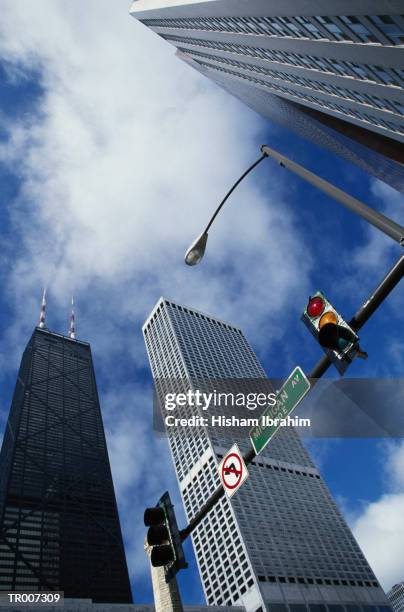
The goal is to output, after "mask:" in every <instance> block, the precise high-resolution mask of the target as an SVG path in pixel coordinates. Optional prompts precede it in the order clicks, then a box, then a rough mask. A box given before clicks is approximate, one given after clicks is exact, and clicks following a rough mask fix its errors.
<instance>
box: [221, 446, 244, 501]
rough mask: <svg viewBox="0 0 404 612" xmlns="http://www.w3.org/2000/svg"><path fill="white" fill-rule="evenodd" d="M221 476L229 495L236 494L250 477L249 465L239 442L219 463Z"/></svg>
mask: <svg viewBox="0 0 404 612" xmlns="http://www.w3.org/2000/svg"><path fill="white" fill-rule="evenodd" d="M218 469H219V476H220V480H221V481H222V485H223V488H224V490H225V492H226V495H227V497H231V496H232V495H234V493H235V492H236V491H238V489H239V488H240V487H241V485H242V484H243V482H244V481H245V479H246V478H247V477H248V471H247V466H246V464H245V463H244V459H243V457H242V455H241V453H240V449H239V447H238V446H237V444H234V445H233V446H232V447H231V449H230V450H229V452H228V453H226V455H225V456H224V457H223V459H222V461H221V462H220V463H219V467H218Z"/></svg>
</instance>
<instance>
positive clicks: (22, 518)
mask: <svg viewBox="0 0 404 612" xmlns="http://www.w3.org/2000/svg"><path fill="white" fill-rule="evenodd" d="M43 308H44V307H43ZM43 325H44V323H43V322H41V326H42V327H37V328H35V330H34V332H33V334H32V337H31V339H30V340H29V342H28V345H27V347H26V349H25V351H24V354H23V357H22V361H21V366H20V369H19V373H18V379H17V384H16V387H15V392H14V396H13V400H12V405H11V409H10V416H9V419H8V422H7V426H6V431H5V434H4V439H3V445H2V449H1V454H0V591H30V592H33V591H41V590H42V591H54V590H56V591H63V592H64V594H65V596H66V597H70V598H90V599H92V600H93V601H95V602H122V603H126V602H127V603H131V602H132V595H131V589H130V583H129V577H128V570H127V565H126V558H125V552H124V547H123V541H122V535H121V528H120V523H119V516H118V510H117V505H116V500H115V493H114V487H113V482H112V476H111V469H110V464H109V458H108V452H107V447H106V442H105V435H104V427H103V422H102V417H101V411H100V405H99V400H98V393H97V386H96V380H95V375H94V368H93V362H92V355H91V349H90V345H89V344H88V343H87V342H82V341H79V340H75V339H73V338H71V337H67V336H62V335H60V334H56V333H51V332H49V331H48V330H47V329H46V328H44V327H43Z"/></svg>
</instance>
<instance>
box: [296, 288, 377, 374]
mask: <svg viewBox="0 0 404 612" xmlns="http://www.w3.org/2000/svg"><path fill="white" fill-rule="evenodd" d="M302 321H303V323H304V324H305V325H306V327H307V328H308V329H309V331H310V332H311V334H312V335H313V336H314V337H315V338H316V340H317V341H318V342H319V344H320V346H321V347H322V348H323V349H324V351H325V353H326V354H327V355H328V357H329V358H330V360H331V361H332V363H333V364H334V365H335V367H336V368H337V370H338V372H339V373H340V374H341V375H342V374H344V373H345V371H346V369H347V367H348V366H349V364H350V363H352V361H353V359H354V358H355V357H356V356H358V357H362V358H366V357H367V355H366V353H364V352H363V351H362V350H361V349H360V347H359V338H358V336H357V335H356V333H355V332H354V330H353V329H352V327H350V326H349V325H348V323H347V322H346V321H345V320H344V319H343V318H342V317H341V315H340V314H339V313H338V312H337V310H336V309H335V308H334V306H333V305H332V304H331V302H330V301H329V300H328V299H327V298H326V297H325V295H324V294H323V293H322V292H321V291H317V293H315V294H314V295H313V296H311V297H309V301H308V303H307V306H306V308H305V310H304V312H303V314H302Z"/></svg>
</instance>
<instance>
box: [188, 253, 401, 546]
mask: <svg viewBox="0 0 404 612" xmlns="http://www.w3.org/2000/svg"><path fill="white" fill-rule="evenodd" d="M403 276H404V255H402V256H401V257H400V259H399V260H398V261H397V262H396V263H395V264H394V266H393V267H392V268H391V270H389V272H388V273H387V274H386V276H385V277H384V279H383V280H382V282H381V283H380V284H379V285H378V286H377V287H376V289H375V291H374V292H373V293H372V294H371V296H370V297H369V299H368V300H366V302H365V303H364V304H363V306H361V308H359V310H358V311H357V313H356V314H355V315H354V316H353V318H352V319H351V321H350V323H349V325H351V326H352V328H353V329H355V330H356V331H357V330H359V329H360V328H361V327H363V326H364V325H365V323H366V322H367V321H368V320H369V319H370V317H371V316H372V314H373V313H374V312H375V311H376V310H377V309H378V307H379V306H380V305H381V304H382V302H383V301H384V300H385V299H386V298H387V296H388V295H389V294H390V293H391V291H392V290H393V289H394V287H396V285H398V283H399V282H400V280H401V279H402V278H403ZM330 365H331V361H330V360H329V359H328V357H327V355H324V357H322V358H321V359H320V360H319V361H318V362H317V363H316V365H315V366H314V368H313V369H312V371H311V372H310V374H309V375H308V377H309V378H310V379H312V385H313V384H315V383H316V381H317V380H318V379H319V378H321V377H322V376H323V374H324V373H325V372H326V371H327V370H328V368H329V367H330ZM255 456H256V455H255V451H254V449H253V448H252V447H251V448H250V449H249V450H248V451H247V453H246V454H245V455H244V456H243V459H244V462H245V463H246V465H248V464H249V463H251V461H252V460H253V459H254V458H255ZM223 495H224V488H223V487H222V485H220V486H219V487H218V488H217V489H216V491H215V492H214V493H212V495H211V496H210V498H209V499H208V501H207V502H206V503H205V504H204V505H203V506H202V508H201V509H200V510H199V512H197V513H196V514H195V516H194V517H193V518H192V519H191V520H190V522H189V523H188V525H187V526H186V527H185V528H184V529H182V530H181V531H180V534H181V539H182V541H184V540H185V539H186V538H187V537H188V536H189V535H190V534H191V533H192V532H193V530H194V529H195V528H196V527H197V526H198V525H199V523H201V521H203V519H204V518H205V516H206V515H207V514H208V512H210V510H212V508H213V506H214V505H215V504H216V503H217V502H218V501H219V500H220V499H221V498H222V497H223Z"/></svg>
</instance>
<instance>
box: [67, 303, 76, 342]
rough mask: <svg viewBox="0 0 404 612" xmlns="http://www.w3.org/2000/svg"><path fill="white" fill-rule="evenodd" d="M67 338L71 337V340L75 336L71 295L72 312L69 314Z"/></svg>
mask: <svg viewBox="0 0 404 612" xmlns="http://www.w3.org/2000/svg"><path fill="white" fill-rule="evenodd" d="M68 336H69V338H72V339H73V340H74V339H75V338H76V327H75V322H74V299H73V296H72V312H71V315H70V328H69V333H68Z"/></svg>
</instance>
